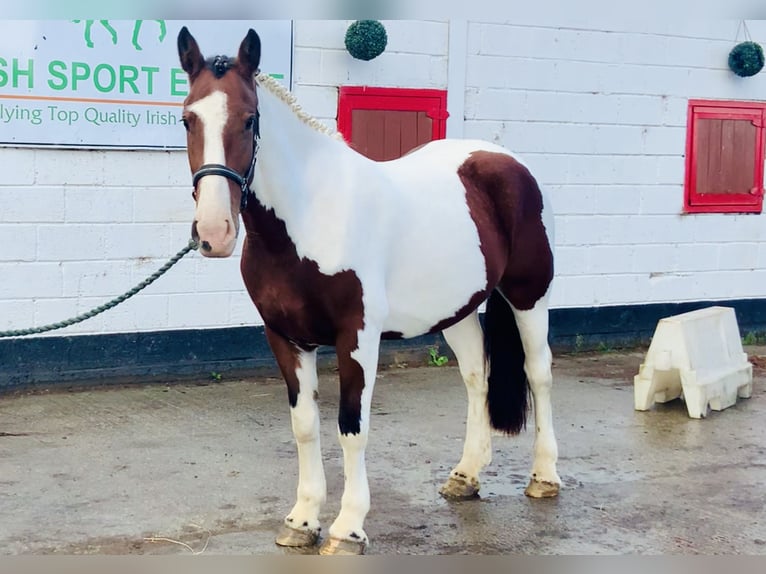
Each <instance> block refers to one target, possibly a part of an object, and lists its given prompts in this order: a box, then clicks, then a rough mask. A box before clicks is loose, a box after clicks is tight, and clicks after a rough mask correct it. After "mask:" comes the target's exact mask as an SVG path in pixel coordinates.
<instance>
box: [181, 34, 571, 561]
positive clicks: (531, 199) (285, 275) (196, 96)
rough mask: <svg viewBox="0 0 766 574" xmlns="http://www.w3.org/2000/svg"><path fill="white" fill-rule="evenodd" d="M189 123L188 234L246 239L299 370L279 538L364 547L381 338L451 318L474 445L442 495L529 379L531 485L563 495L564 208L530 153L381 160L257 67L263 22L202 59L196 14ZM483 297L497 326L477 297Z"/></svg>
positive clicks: (291, 375) (487, 453) (206, 251)
mask: <svg viewBox="0 0 766 574" xmlns="http://www.w3.org/2000/svg"><path fill="white" fill-rule="evenodd" d="M178 54H179V59H180V62H181V66H182V68H183V70H184V71H185V72H186V74H187V75H188V79H189V92H188V96H187V97H186V99H185V101H184V107H183V113H182V118H183V125H184V126H185V128H186V131H187V154H188V161H189V167H190V170H191V173H192V182H193V192H192V196H193V198H194V201H195V212H194V221H193V223H192V229H191V234H192V238H193V239H194V240H196V241H197V242H198V244H199V246H200V252H201V253H202V255H203V256H206V257H228V256H230V255H231V254H232V252H233V251H234V249H235V246H236V244H237V238H238V235H239V231H240V222H239V219H240V217H241V219H242V222H243V224H244V229H245V233H244V240H243V245H242V255H241V262H240V269H241V274H242V278H243V280H244V285H245V288H246V290H247V292H248V294H249V296H250V298H251V299H252V301H253V303H254V304H255V307H256V308H257V310H258V312H259V314H260V316H261V318H262V319H263V322H264V330H265V335H266V338H267V340H268V343H269V346H270V348H271V350H272V352H273V355H274V358H275V360H276V363H277V364H278V366H279V369H280V371H281V374H282V376H283V378H284V380H285V383H286V386H287V398H288V402H289V407H290V419H291V425H292V431H293V435H294V438H295V443H296V446H297V454H298V486H297V493H296V502H295V505H294V506H293V507H292V510H291V511H290V512H289V514H287V516H286V518H285V520H284V523H283V525H282V526H281V529H280V531H279V533H278V534H277V537H276V543H277V544H278V545H280V546H288V547H289V546H295V547H311V546H315V545H317V544H319V543H320V541H321V545H320V547H319V553H320V554H363V553H364V552H365V551H366V549H367V547H368V544H369V539H368V536H367V534H366V532H365V530H364V521H365V518H366V516H367V513H368V511H369V509H370V491H369V484H368V479H367V471H366V467H365V448H366V445H367V439H368V434H369V432H370V402H371V398H372V393H373V388H374V386H375V378H376V372H377V368H378V355H379V347H380V343H381V340H383V339H399V338H411V337H416V336H419V335H423V334H426V333H436V332H442V333H443V336H444V338H445V340H446V341H447V343H448V345H449V346H450V348H451V349H452V351H453V352H454V355H455V357H456V359H457V362H458V367H459V371H460V374H461V376H462V379H463V381H464V383H465V387H466V390H467V395H468V414H467V419H466V421H467V422H466V435H465V442H464V447H463V452H462V457H461V458H460V461H459V462H458V464H457V466H455V467H454V469H453V470H452V471H451V472H450V474H449V476H448V477H447V479H446V482H445V483H444V485H443V486H442V487H441V490H440V493H441V494H442V496H444V497H445V498H447V499H468V498H475V497H477V496H478V492H479V488H480V483H479V474H480V472H481V470H482V469H483V468H484V467H485V466H486V465H487V464H488V463H489V462H490V459H491V452H492V450H491V434H492V430H493V429H494V430H495V431H499V432H501V433H505V434H516V433H519V432H520V431H521V430H522V429H523V428H524V426H525V422H526V414H527V400H528V397H527V395H528V391H529V390H531V394H532V397H533V405H534V417H535V441H534V447H533V450H534V460H533V464H532V470H531V476H530V479H529V483H528V485H527V487H526V490H525V493H526V494H527V495H528V496H530V497H535V498H541V497H550V496H556V495H557V494H558V492H559V488H560V485H561V479H560V478H559V476H558V474H557V471H556V461H557V458H558V450H557V444H556V438H555V435H554V430H553V421H552V419H553V416H552V409H551V388H552V374H551V363H552V355H551V351H550V347H549V345H548V300H549V295H550V288H551V284H552V281H553V214H552V211H551V208H550V203H549V200H548V198H547V197H546V196H545V194H544V193H543V192H542V191H541V189H540V187H539V186H538V184H537V181H536V180H535V178H534V177H533V176H532V174H531V173H530V171H529V169H528V168H527V167H526V166H525V165H524V163H523V162H522V161H521V160H520V159H519V158H518V157H515V156H514V155H512V154H511V153H510V152H508V151H507V150H506V149H505V148H503V147H500V146H498V145H495V144H491V143H488V142H482V141H473V140H458V139H452V140H451V139H446V140H437V141H433V142H430V143H428V144H425V145H424V146H422V147H420V148H419V149H416V150H415V151H412V152H411V153H408V154H406V155H404V156H403V157H401V158H399V159H396V160H392V161H387V162H376V161H373V160H370V159H368V158H366V157H364V156H363V155H361V154H359V153H358V152H356V151H354V150H353V149H352V148H351V147H350V146H349V145H348V144H347V143H346V142H345V141H344V140H343V138H342V137H341V136H339V135H338V134H337V133H334V132H333V130H331V129H329V128H327V127H326V126H324V125H323V124H322V123H321V122H319V121H318V120H316V119H315V118H312V117H311V116H310V115H309V114H307V113H306V112H305V111H304V110H302V109H301V108H300V106H299V105H298V103H297V100H296V98H295V97H294V96H293V95H292V94H291V93H290V92H289V91H288V90H287V89H286V88H285V87H283V86H282V85H281V84H280V83H279V82H278V81H276V80H274V79H273V78H271V77H270V76H268V75H267V74H265V73H262V72H260V70H259V67H258V66H259V63H260V56H261V41H260V38H259V36H258V34H257V33H256V32H255V31H254V30H252V29H250V30H249V31H248V32H247V34H246V36H245V37H244V39H243V40H242V42H241V44H240V46H239V51H238V53H237V55H236V57H233V58H232V57H228V56H220V55H219V56H215V57H213V58H209V59H205V57H204V56H203V55H202V52H201V51H200V48H199V46H198V44H197V41H196V40H195V39H194V37H193V36H192V35H191V33H190V32H189V30H188V29H187V28H186V27H183V28H182V29H181V31H180V33H179V35H178ZM484 302H486V307H485V316H484V325H483V326H482V324H481V322H480V320H479V314H478V308H479V307H480V305H481V304H482V303H484ZM320 346H333V347H335V354H336V357H337V371H338V378H339V385H340V400H339V406H338V419H337V431H338V440H339V442H340V445H341V447H342V449H343V472H344V477H345V483H344V490H343V495H342V498H341V508H340V512H339V513H338V515H337V517H336V518H335V520H334V521H333V522H332V524H331V525H330V528H329V536H328V537H326V538H323V537H322V536H321V527H320V521H319V513H320V508H321V506H322V504H323V503H324V502H325V499H326V495H327V493H326V483H325V474H324V468H323V465H322V452H321V446H320V439H319V437H320V435H319V424H320V421H319V410H318V406H317V396H318V395H317V370H316V361H317V357H316V353H317V348H318V347H320Z"/></svg>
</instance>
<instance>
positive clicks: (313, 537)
mask: <svg viewBox="0 0 766 574" xmlns="http://www.w3.org/2000/svg"><path fill="white" fill-rule="evenodd" d="M317 542H319V531H317V530H298V529H297V528H290V527H289V526H287V525H285V524H283V525H282V529H281V530H280V531H279V534H277V539H276V543H277V545H278V546H288V547H290V548H304V547H306V546H316V543H317Z"/></svg>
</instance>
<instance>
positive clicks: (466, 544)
mask: <svg viewBox="0 0 766 574" xmlns="http://www.w3.org/2000/svg"><path fill="white" fill-rule="evenodd" d="M748 350H749V351H750V352H751V354H752V353H753V349H750V348H749V349H748ZM755 351H757V352H760V351H763V352H764V353H766V349H764V348H761V349H755ZM642 356H643V355H642V353H640V352H625V353H601V354H588V355H577V356H559V357H557V358H556V362H555V366H554V374H555V389H554V414H555V426H556V431H557V434H558V439H559V451H560V460H559V473H560V474H561V476H562V479H563V481H564V487H563V489H562V491H561V495H560V496H559V498H557V499H547V500H531V499H528V498H526V497H525V496H524V494H523V489H524V486H525V483H526V477H527V473H528V470H529V466H530V463H531V446H532V438H533V437H532V433H531V432H525V433H523V434H522V435H521V436H519V437H515V438H506V437H496V438H495V439H494V460H493V462H492V464H491V465H490V466H489V467H488V468H487V470H486V471H485V473H484V476H483V483H482V497H481V499H480V500H473V501H467V502H459V503H454V502H452V503H450V502H447V501H445V500H443V499H442V498H440V496H439V495H438V488H439V486H440V485H441V483H442V481H443V480H444V479H445V478H446V477H447V474H448V472H449V470H450V468H451V467H452V465H454V464H455V463H456V462H457V460H458V458H459V456H460V453H461V449H462V440H463V429H464V413H465V408H466V401H465V392H464V389H463V386H462V383H461V382H460V378H459V374H458V372H457V370H456V368H455V367H453V366H445V367H427V368H426V367H420V368H406V369H401V368H389V369H386V370H383V371H381V374H380V378H379V381H378V384H377V386H376V390H375V399H374V403H373V413H374V416H373V420H372V433H371V439H370V445H369V449H368V456H367V460H368V474H369V478H370V485H371V491H372V510H371V512H370V514H369V517H368V519H367V523H366V530H367V533H368V535H369V536H370V539H371V546H370V549H369V553H371V554H397V553H401V554H452V553H461V554H621V553H640V554H697V553H700V554H734V553H736V554H766V512H765V510H766V509H765V508H764V506H765V505H766V384H765V383H766V371H764V370H762V369H761V368H760V365H761V364H762V363H763V362H764V361H763V360H761V359H760V357H759V356H756V357H755V359H754V362H755V363H756V369H755V373H756V379H755V383H754V393H753V397H752V398H751V399H740V400H739V401H738V403H737V405H736V406H734V407H731V408H729V409H726V410H724V411H722V412H713V413H711V415H710V416H709V417H708V418H707V419H705V420H692V419H690V418H689V417H688V416H687V414H686V411H685V407H684V405H683V403H681V402H680V401H675V402H673V403H668V404H666V405H659V406H657V407H655V408H654V410H652V411H650V412H645V413H642V412H635V411H634V410H633V386H632V376H633V375H634V374H635V373H636V372H637V370H638V365H639V363H640V361H641V358H642ZM320 395H321V396H320V403H321V409H322V413H323V417H324V418H323V422H324V424H323V429H322V432H323V437H322V439H323V446H324V453H325V461H326V463H325V468H326V472H327V480H328V490H329V497H328V503H327V505H326V507H325V509H324V510H323V518H322V519H323V524H324V526H325V529H326V528H327V527H328V526H329V524H330V522H331V520H332V519H333V517H334V515H335V513H336V512H337V509H338V507H339V499H340V494H341V488H342V484H343V478H342V465H341V450H340V448H339V447H338V444H337V440H336V438H335V423H334V421H335V404H336V398H337V385H336V384H335V381H334V377H333V375H332V373H326V374H324V375H323V376H322V377H321V380H320ZM530 428H532V426H531V425H530ZM296 474H297V463H296V457H295V448H294V446H293V442H292V436H291V432H290V428H289V416H288V407H287V400H286V394H285V390H284V387H283V385H282V383H281V382H280V381H278V380H277V379H269V378H258V379H252V380H244V381H243V380H231V381H229V380H225V378H224V380H223V381H222V382H210V381H208V382H201V383H198V384H191V383H183V384H177V385H172V386H166V385H160V386H146V387H141V386H134V387H128V388H111V389H102V390H86V391H80V392H52V393H43V394H27V395H16V396H5V397H0V517H1V518H0V554H6V555H8V554H190V553H192V552H197V553H205V554H281V553H284V552H285V550H283V549H280V548H278V547H276V546H275V545H274V544H273V539H274V535H275V533H276V531H277V529H278V527H279V525H280V523H281V521H282V519H283V517H284V515H285V514H286V513H287V512H288V511H289V509H290V507H291V506H292V503H293V501H294V500H293V498H294V493H295V482H296Z"/></svg>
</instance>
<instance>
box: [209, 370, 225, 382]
mask: <svg viewBox="0 0 766 574" xmlns="http://www.w3.org/2000/svg"><path fill="white" fill-rule="evenodd" d="M210 378H211V379H213V380H214V381H219V382H220V380H221V379H223V375H221V373H216V372H215V371H213V372H211V373H210Z"/></svg>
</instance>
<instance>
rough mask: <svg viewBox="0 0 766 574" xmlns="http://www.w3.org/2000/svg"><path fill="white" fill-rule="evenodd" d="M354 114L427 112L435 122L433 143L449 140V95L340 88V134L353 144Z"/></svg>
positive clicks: (365, 88) (390, 89)
mask: <svg viewBox="0 0 766 574" xmlns="http://www.w3.org/2000/svg"><path fill="white" fill-rule="evenodd" d="M354 110H385V111H401V112H426V115H427V116H428V117H429V118H431V119H432V120H433V132H432V134H431V139H432V140H440V139H444V138H445V137H447V118H448V117H449V113H448V112H447V91H446V90H436V89H412V88H377V87H369V86H341V88H340V93H339V97H338V131H339V132H340V133H341V134H343V137H344V138H346V141H351V113H352V112H353V111H354Z"/></svg>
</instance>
